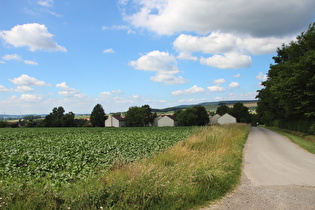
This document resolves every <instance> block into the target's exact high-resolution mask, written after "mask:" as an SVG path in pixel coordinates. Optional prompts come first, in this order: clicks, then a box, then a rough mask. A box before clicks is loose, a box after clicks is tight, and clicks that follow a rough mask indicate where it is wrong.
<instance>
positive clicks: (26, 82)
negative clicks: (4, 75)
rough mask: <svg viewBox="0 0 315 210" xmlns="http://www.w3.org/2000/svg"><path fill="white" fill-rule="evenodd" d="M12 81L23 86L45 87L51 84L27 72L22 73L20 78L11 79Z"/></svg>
mask: <svg viewBox="0 0 315 210" xmlns="http://www.w3.org/2000/svg"><path fill="white" fill-rule="evenodd" d="M9 81H10V82H12V83H13V84H15V85H21V86H39V87H44V86H49V85H50V84H48V83H46V82H44V81H40V80H38V79H36V78H34V77H30V76H28V75H26V74H22V75H21V76H20V77H18V78H14V79H9Z"/></svg>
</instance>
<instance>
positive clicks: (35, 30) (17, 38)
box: [0, 23, 67, 52]
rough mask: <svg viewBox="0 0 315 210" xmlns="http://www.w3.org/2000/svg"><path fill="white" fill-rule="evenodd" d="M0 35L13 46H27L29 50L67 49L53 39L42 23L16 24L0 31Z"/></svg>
mask: <svg viewBox="0 0 315 210" xmlns="http://www.w3.org/2000/svg"><path fill="white" fill-rule="evenodd" d="M0 37H1V38H2V39H3V40H4V41H5V42H6V43H8V44H10V45H13V46H14V47H28V48H29V50H30V51H36V50H46V51H61V52H66V51H67V49H66V48H65V47H62V46H60V45H58V44H57V43H56V42H55V41H54V39H53V37H54V36H53V35H52V34H51V33H49V32H48V29H47V27H46V26H45V25H43V24H38V23H28V24H23V25H16V26H14V27H13V28H12V29H11V30H9V31H5V30H3V31H0Z"/></svg>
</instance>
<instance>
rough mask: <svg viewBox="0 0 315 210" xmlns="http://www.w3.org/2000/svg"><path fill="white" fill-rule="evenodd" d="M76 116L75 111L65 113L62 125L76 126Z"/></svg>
mask: <svg viewBox="0 0 315 210" xmlns="http://www.w3.org/2000/svg"><path fill="white" fill-rule="evenodd" d="M74 117H75V114H74V113H73V112H69V113H67V114H65V115H64V116H63V117H62V119H61V126H62V127H74V126H75V123H74Z"/></svg>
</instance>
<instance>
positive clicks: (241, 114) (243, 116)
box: [229, 102, 250, 123]
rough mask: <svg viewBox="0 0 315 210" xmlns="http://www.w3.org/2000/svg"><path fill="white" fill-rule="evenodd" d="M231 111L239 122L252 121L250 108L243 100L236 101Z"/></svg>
mask: <svg viewBox="0 0 315 210" xmlns="http://www.w3.org/2000/svg"><path fill="white" fill-rule="evenodd" d="M229 113H230V114H231V115H233V117H235V118H236V120H237V122H241V123H246V122H249V121H250V119H249V112H248V108H247V107H246V106H244V104H243V103H241V102H237V103H235V104H234V105H233V107H232V108H231V109H230V111H229Z"/></svg>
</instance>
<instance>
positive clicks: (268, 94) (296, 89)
mask: <svg viewBox="0 0 315 210" xmlns="http://www.w3.org/2000/svg"><path fill="white" fill-rule="evenodd" d="M273 60H274V64H272V65H270V69H269V71H268V74H267V76H268V77H267V80H266V81H265V82H262V85H263V86H264V88H263V89H261V90H259V91H258V95H257V98H258V107H257V113H258V117H259V121H260V122H262V123H265V124H266V125H269V126H277V127H280V128H287V129H291V130H297V131H302V132H307V133H315V23H312V24H311V25H310V26H309V28H308V30H307V31H306V32H303V33H301V35H300V36H298V37H297V39H296V41H292V42H291V43H290V44H288V45H285V44H283V45H282V46H281V47H280V48H278V49H277V55H276V56H274V57H273Z"/></svg>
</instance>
